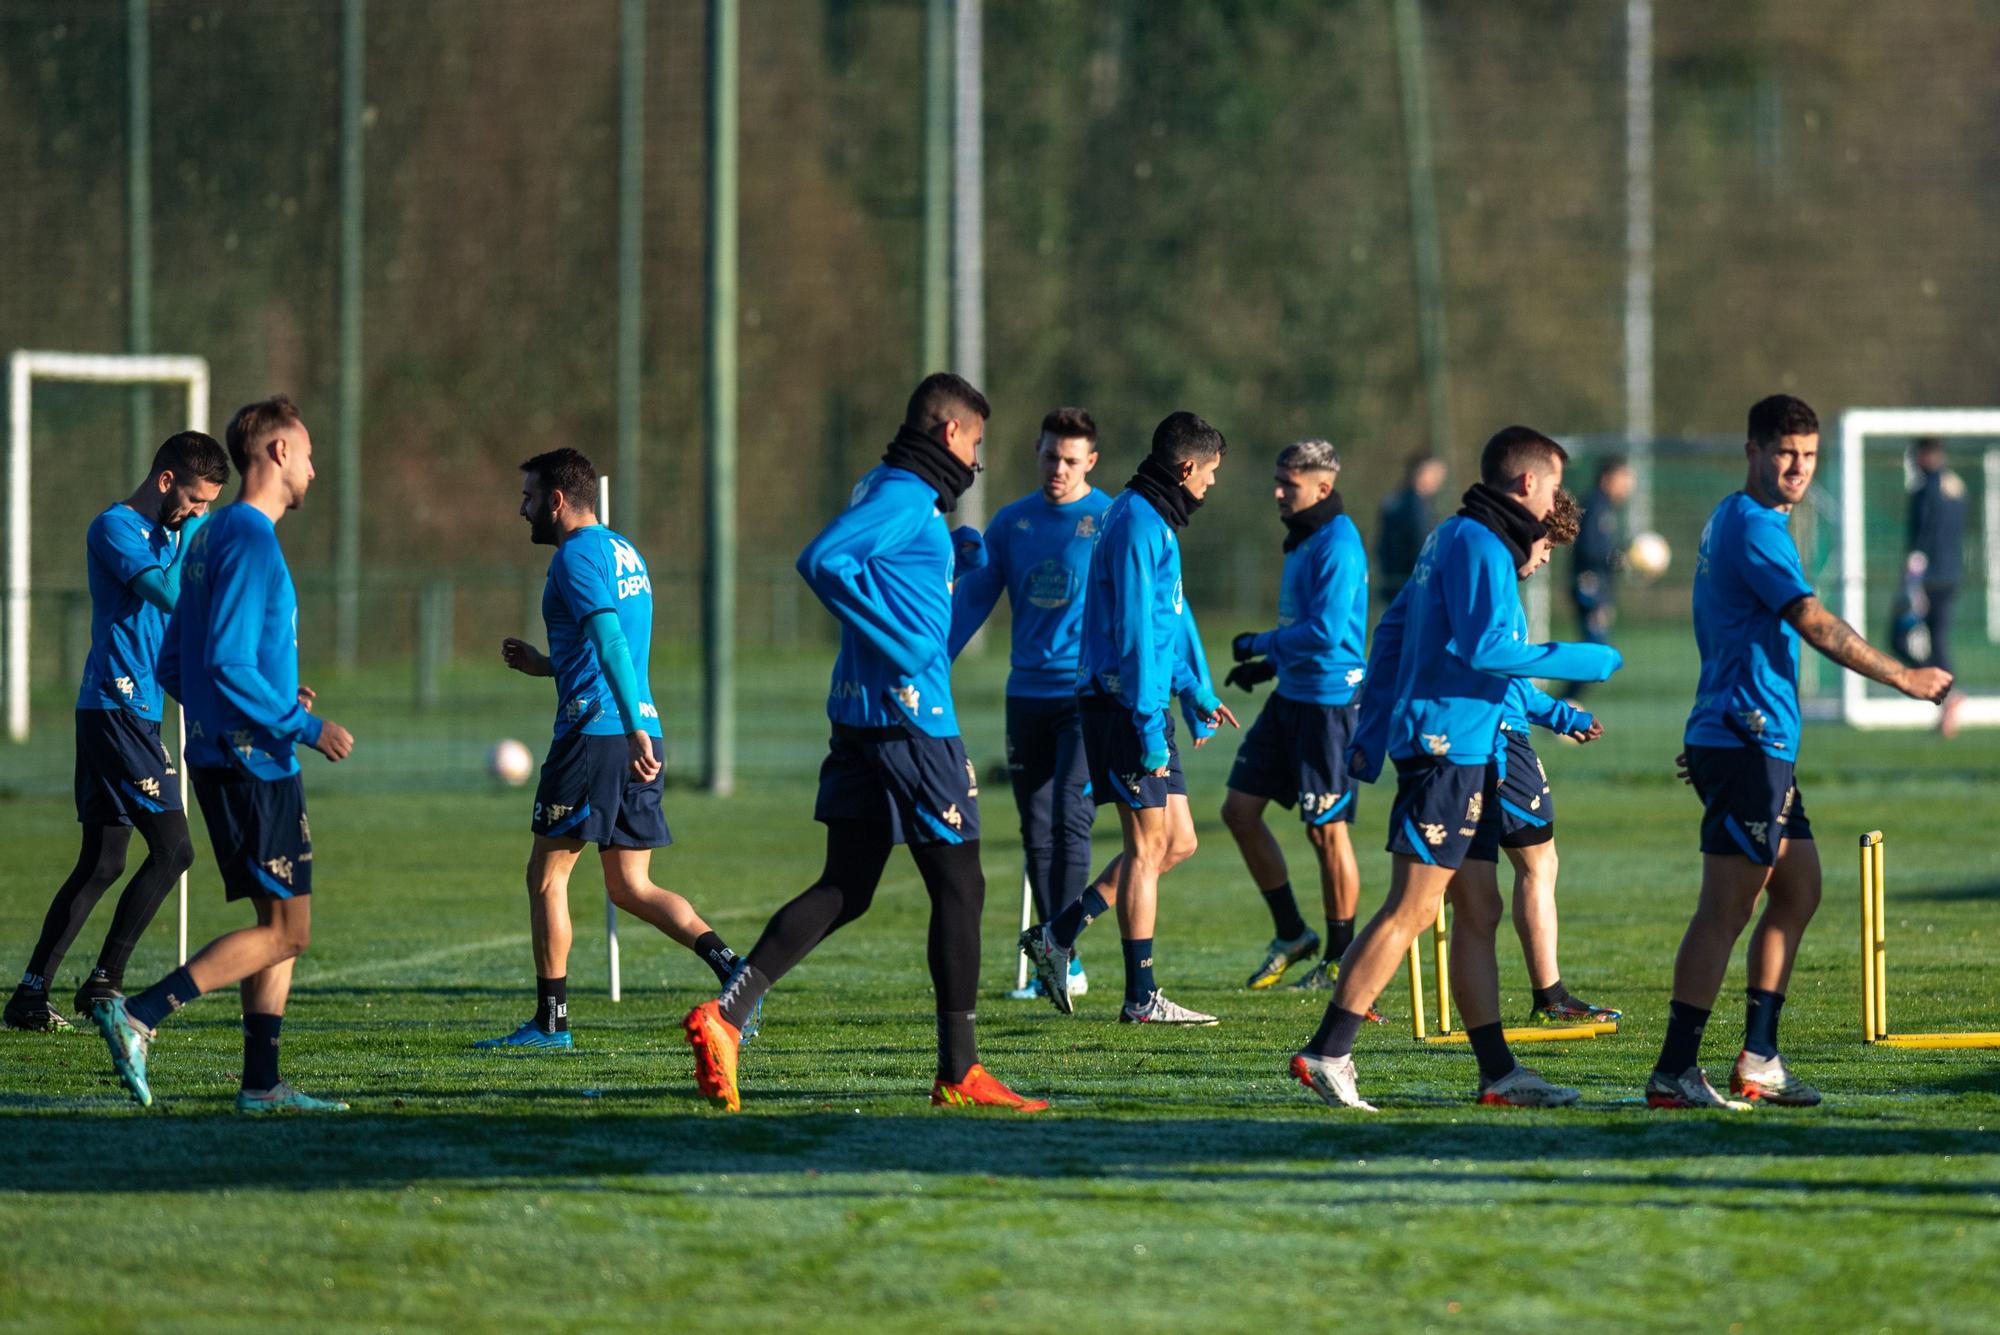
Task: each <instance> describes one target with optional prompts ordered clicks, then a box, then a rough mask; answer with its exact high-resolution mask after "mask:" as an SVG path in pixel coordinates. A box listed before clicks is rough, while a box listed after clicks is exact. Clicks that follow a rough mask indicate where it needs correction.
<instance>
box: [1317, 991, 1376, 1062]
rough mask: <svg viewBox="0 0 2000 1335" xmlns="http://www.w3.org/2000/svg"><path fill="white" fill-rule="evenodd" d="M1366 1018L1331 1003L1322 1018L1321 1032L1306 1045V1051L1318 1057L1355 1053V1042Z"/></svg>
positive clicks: (1327, 1005) (1343, 1055) (1320, 1022)
mask: <svg viewBox="0 0 2000 1335" xmlns="http://www.w3.org/2000/svg"><path fill="white" fill-rule="evenodd" d="M1364 1018H1365V1017H1363V1016H1361V1015H1358V1014H1356V1013H1355V1012H1353V1011H1344V1010H1342V1009H1341V1008H1340V1007H1338V1006H1336V1005H1334V1004H1333V1003H1332V1002H1330V1001H1329V1002H1328V1003H1327V1004H1326V1014H1325V1015H1323V1016H1321V1017H1320V1021H1319V1030H1318V1032H1316V1033H1315V1034H1314V1035H1313V1036H1312V1042H1310V1043H1308V1044H1306V1051H1307V1052H1310V1053H1312V1054H1313V1055H1314V1056H1316V1057H1345V1056H1346V1055H1347V1054H1348V1053H1350V1052H1352V1051H1354V1040H1355V1037H1356V1036H1357V1035H1359V1034H1360V1033H1361V1025H1362V1022H1363V1020H1364Z"/></svg>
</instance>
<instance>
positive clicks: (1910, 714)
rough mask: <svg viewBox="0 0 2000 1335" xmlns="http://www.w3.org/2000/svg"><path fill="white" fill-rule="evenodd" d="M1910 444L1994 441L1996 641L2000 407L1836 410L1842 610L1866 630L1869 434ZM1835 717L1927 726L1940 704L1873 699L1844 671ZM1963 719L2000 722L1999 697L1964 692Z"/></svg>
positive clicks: (1994, 623) (1997, 634)
mask: <svg viewBox="0 0 2000 1335" xmlns="http://www.w3.org/2000/svg"><path fill="white" fill-rule="evenodd" d="M1883 436H1888V437H1892V438H1895V439H1896V440H1898V441H1902V442H1908V441H1909V440H1910V439H1912V438H1914V437H1918V436H1937V437H1939V438H1941V439H1950V438H1951V437H1954V436H1957V437H1967V436H1970V437H1976V438H1981V439H1986V440H1989V441H1991V442H1993V444H1992V445H1991V446H1989V448H1988V449H1987V450H1986V451H1985V453H1984V458H1983V465H1982V469H1983V478H1982V481H1983V482H1984V488H1983V490H1984V493H1985V494H1984V497H1983V506H1982V512H1983V513H1982V518H1983V531H1982V533H1981V535H1980V538H1981V544H1982V551H1983V560H1984V564H1985V574H1986V597H1985V600H1984V601H1985V612H1986V636H1987V638H1988V639H1989V640H1992V641H1995V642H2000V408H1850V409H1848V410H1847V411H1845V412H1843V413H1842V414H1841V415H1840V587H1841V615H1842V616H1844V617H1845V618H1846V619H1847V622H1848V624H1849V625H1851V626H1853V627H1855V628H1856V629H1857V630H1859V631H1860V632H1861V633H1862V634H1864V635H1866V634H1868V633H1869V631H1870V628H1871V623H1870V621H1869V619H1868V618H1869V609H1868V561H1867V555H1868V553H1867V531H1866V530H1867V517H1868V506H1867V489H1866V486H1865V479H1864V471H1865V470H1864V464H1865V462H1866V459H1867V452H1868V448H1869V443H1870V441H1871V439H1872V438H1876V437H1883ZM1840 716H1841V717H1842V718H1843V719H1845V720H1846V721H1847V722H1848V723H1850V724H1852V725H1854V726H1855V727H1857V728H1927V727H1931V726H1934V725H1935V724H1936V722H1937V717H1938V711H1937V706H1935V705H1931V704H1927V703H1925V702H1924V701H1922V700H1911V699H1909V698H1907V697H1905V696H1900V695H1899V696H1895V697H1893V698H1884V697H1879V696H1871V695H1869V693H1868V684H1867V682H1866V681H1865V680H1864V679H1863V678H1862V677H1861V676H1860V675H1858V674H1857V673H1853V672H1843V673H1842V674H1841V694H1840ZM1958 718H1959V722H1960V723H1963V724H1988V725H2000V695H1990V694H1989V695H1977V694H1973V693H1971V692H1967V693H1966V694H1965V696H1964V700H1963V703H1962V704H1961V705H1960V707H1959V715H1958Z"/></svg>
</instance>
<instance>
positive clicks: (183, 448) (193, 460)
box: [148, 431, 229, 487]
mask: <svg viewBox="0 0 2000 1335" xmlns="http://www.w3.org/2000/svg"><path fill="white" fill-rule="evenodd" d="M161 473H172V474H173V475H174V480H175V481H177V482H186V481H189V480H191V479H194V478H200V479H201V480H202V481H204V482H213V483H215V485H217V486H218V487H219V486H221V485H222V484H223V483H225V482H227V481H229V456H228V455H226V454H224V453H223V452H222V445H221V444H220V443H219V442H218V441H217V440H216V439H215V437H214V436H211V435H209V434H208V433H207V432H206V431H177V432H175V433H174V434H173V435H171V436H168V437H167V438H166V440H164V441H162V442H161V443H160V448H159V449H157V450H155V451H153V471H152V472H151V473H150V474H148V476H150V477H158V476H159V475H160V474H161Z"/></svg>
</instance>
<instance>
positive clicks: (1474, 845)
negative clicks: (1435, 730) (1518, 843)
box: [1389, 756, 1500, 871]
mask: <svg viewBox="0 0 2000 1335" xmlns="http://www.w3.org/2000/svg"><path fill="white" fill-rule="evenodd" d="M1499 788H1500V766H1499V763H1498V762H1497V761H1491V760H1489V761H1485V762H1483V763H1481V764H1476V765H1454V764H1451V763H1449V762H1448V761H1443V760H1438V759H1435V758H1433V757H1430V756H1415V757H1412V758H1411V759H1408V760H1398V761H1397V762H1396V804H1395V806H1393V807H1391V808H1390V809H1389V851H1390V852H1391V853H1401V854H1403V855H1404V856H1406V857H1413V858H1416V859H1418V860H1419V861H1421V862H1426V863H1429V864H1430V865H1432V866H1437V867H1450V868H1451V869H1452V870H1454V871H1456V870H1457V869H1458V868H1460V867H1462V866H1464V865H1465V864H1466V863H1467V862H1498V861H1499V860H1500V803H1499V801H1498V797H1499Z"/></svg>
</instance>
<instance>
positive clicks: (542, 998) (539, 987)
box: [535, 974, 569, 1034]
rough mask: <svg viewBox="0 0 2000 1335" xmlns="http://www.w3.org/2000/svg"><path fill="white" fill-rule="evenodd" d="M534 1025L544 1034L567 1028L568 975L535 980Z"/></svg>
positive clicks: (556, 1032)
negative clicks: (538, 1026)
mask: <svg viewBox="0 0 2000 1335" xmlns="http://www.w3.org/2000/svg"><path fill="white" fill-rule="evenodd" d="M535 1023H536V1024H538V1025H540V1026H541V1030H542V1032H543V1033H545V1034H560V1033H562V1032H563V1031H564V1030H565V1029H568V1028H569V975H567V974H565V975H563V976H562V977H561V978H537V979H536V980H535Z"/></svg>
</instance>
